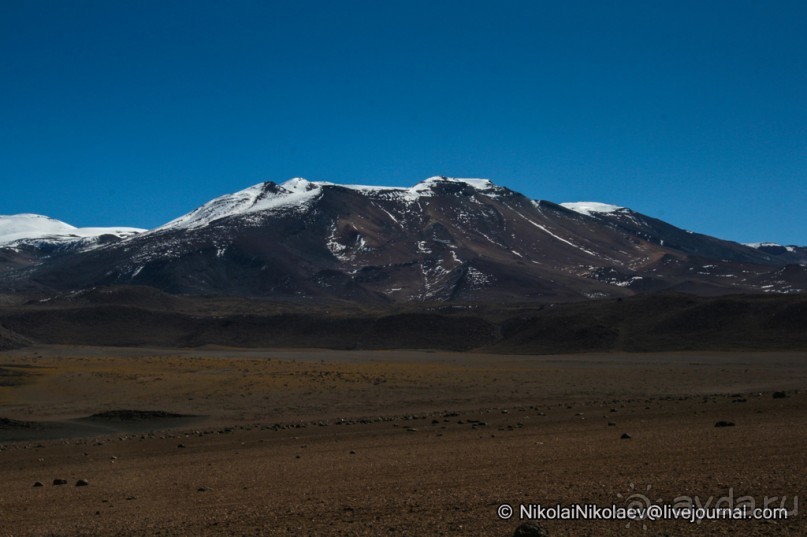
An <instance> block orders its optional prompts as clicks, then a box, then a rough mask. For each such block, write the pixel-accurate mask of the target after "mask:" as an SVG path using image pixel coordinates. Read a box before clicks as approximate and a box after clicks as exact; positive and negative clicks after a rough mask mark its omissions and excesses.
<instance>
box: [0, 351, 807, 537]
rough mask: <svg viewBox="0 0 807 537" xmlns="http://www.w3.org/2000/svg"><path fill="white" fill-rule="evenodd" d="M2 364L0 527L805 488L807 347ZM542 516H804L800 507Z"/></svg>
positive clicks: (117, 355) (312, 520) (143, 529)
mask: <svg viewBox="0 0 807 537" xmlns="http://www.w3.org/2000/svg"><path fill="white" fill-rule="evenodd" d="M0 367H2V369H3V370H4V371H5V372H6V373H7V376H8V377H9V378H11V377H12V376H13V377H14V378H15V379H17V380H18V381H15V382H14V383H7V385H0V417H2V418H5V421H3V422H0V442H2V450H0V479H2V483H3V487H2V489H1V490H0V535H15V536H17V535H60V536H61V535H65V536H66V535H163V536H165V535H168V536H171V535H194V536H195V535H295V536H297V535H312V536H314V535H317V536H320V535H344V536H351V535H357V536H358V535H367V536H378V535H393V536H394V535H398V536H404V535H409V536H431V535H469V536H479V535H490V536H501V537H504V536H509V535H512V533H513V531H514V529H515V527H516V526H517V525H518V521H517V520H516V519H515V518H514V519H511V520H508V521H502V520H500V519H499V518H498V517H497V514H496V509H497V507H498V505H499V504H501V503H505V502H506V503H510V504H513V505H515V506H518V504H521V503H525V504H543V505H555V504H561V505H570V504H573V503H580V502H584V503H592V504H597V505H599V506H610V505H611V504H617V505H619V506H624V505H626V502H627V497H629V496H631V495H632V494H642V495H644V496H647V497H650V498H651V499H652V500H653V501H658V503H660V504H671V503H673V500H674V499H675V498H677V497H681V496H693V497H694V496H697V497H698V498H699V499H700V500H701V502H703V503H705V502H707V501H708V500H709V498H713V500H712V501H715V500H716V499H717V498H720V497H726V496H731V497H733V498H734V501H735V502H736V501H737V500H738V499H739V498H741V497H743V496H751V497H753V498H754V499H755V501H756V502H757V503H760V502H762V501H763V500H764V498H765V497H768V498H770V497H777V498H778V499H777V500H776V505H777V506H778V505H780V504H782V503H783V502H784V506H785V507H787V508H788V509H791V510H792V509H793V507H794V506H795V505H797V503H794V501H795V502H797V501H798V500H794V498H795V497H799V498H803V497H804V496H805V492H807V491H805V485H804V484H805V483H807V464H806V463H807V451H805V449H804V445H805V440H807V427H805V426H807V397H805V394H804V389H805V388H807V353H797V352H792V353H695V352H689V353H683V352H682V353H663V354H583V355H566V356H559V355H558V356H551V355H550V356H503V355H487V354H462V353H446V352H439V353H428V352H416V351H384V352H370V351H365V352H358V351H322V350H310V351H309V350H257V349H255V350H235V349H226V348H207V349H202V350H199V349H196V350H177V349H127V348H117V349H109V348H99V347H58V346H42V347H30V348H27V349H20V350H15V351H6V352H3V353H0ZM781 390H784V391H785V392H786V395H787V397H784V398H774V397H773V392H774V391H781ZM118 410H126V412H114V411H118ZM132 410H140V411H156V412H152V413H148V412H139V413H138V412H131V411H132ZM104 412H106V414H103V415H101V416H96V417H95V418H92V419H86V418H87V417H89V416H91V415H93V414H99V413H104ZM188 416H192V417H188ZM166 420H167V421H166ZM170 420H180V421H176V422H172V421H170ZM181 420H188V421H181ZM718 421H730V422H733V423H734V424H735V426H729V427H715V423H717V422H718ZM609 423H614V424H616V425H609ZM623 433H628V434H629V435H630V436H631V438H630V439H624V440H623V439H621V438H620V436H621V435H622V434H623ZM180 445H181V446H182V447H180ZM57 478H59V479H66V480H67V481H68V484H67V485H62V486H54V485H52V482H53V480H54V479H57ZM79 479H86V480H87V481H88V482H89V486H85V487H76V486H74V485H75V483H76V481H77V480H79ZM37 481H39V482H41V483H43V484H44V486H42V487H33V485H34V483H35V482H37ZM783 498H785V499H784V500H783ZM544 525H545V526H547V528H548V529H549V530H550V535H552V536H553V537H554V536H579V535H597V536H599V535H605V536H608V535H630V534H635V535H654V536H655V535H739V534H742V535H794V536H795V535H804V534H807V524H805V522H804V517H803V515H794V516H793V517H792V518H791V519H790V520H787V521H775V522H760V521H720V522H715V521H706V522H703V523H702V524H689V523H686V522H680V521H678V522H673V521H655V522H646V528H643V527H642V526H643V525H642V523H641V522H636V521H634V522H633V523H631V525H630V527H627V528H626V522H624V521H546V522H544Z"/></svg>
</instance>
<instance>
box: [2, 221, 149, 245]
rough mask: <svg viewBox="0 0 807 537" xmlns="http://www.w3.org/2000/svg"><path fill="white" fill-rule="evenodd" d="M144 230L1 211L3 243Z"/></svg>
mask: <svg viewBox="0 0 807 537" xmlns="http://www.w3.org/2000/svg"><path fill="white" fill-rule="evenodd" d="M144 231H146V230H145V229H139V228H133V227H83V228H79V227H75V226H71V225H70V224H67V223H65V222H62V221H60V220H56V219H55V218H50V217H47V216H42V215H39V214H14V215H0V246H8V245H13V244H15V243H18V242H20V241H35V240H44V241H53V242H56V241H62V242H72V241H76V240H80V239H88V238H89V239H93V238H97V237H101V236H103V235H112V236H114V237H117V238H119V239H124V238H127V237H131V236H133V235H137V234H138V233H142V232H144Z"/></svg>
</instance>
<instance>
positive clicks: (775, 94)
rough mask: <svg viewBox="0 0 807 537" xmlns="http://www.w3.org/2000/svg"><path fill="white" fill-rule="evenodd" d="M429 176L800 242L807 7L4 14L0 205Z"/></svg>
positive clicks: (372, 6)
mask: <svg viewBox="0 0 807 537" xmlns="http://www.w3.org/2000/svg"><path fill="white" fill-rule="evenodd" d="M432 175H449V176H458V177H487V178H490V179H492V180H494V181H495V182H497V183H499V184H502V185H505V186H508V187H510V188H512V189H514V190H518V191H521V192H523V193H525V194H527V195H529V196H531V197H534V198H540V199H548V200H551V201H556V202H562V201H580V200H586V201H588V200H594V201H603V202H609V203H615V204H619V205H624V206H628V207H631V208H633V209H635V210H638V211H640V212H643V213H646V214H649V215H652V216H656V217H659V218H662V219H665V220H667V221H669V222H671V223H673V224H676V225H679V226H681V227H684V228H687V229H692V230H695V231H699V232H704V233H709V234H712V235H716V236H719V237H723V238H728V239H733V240H739V241H762V240H771V241H776V242H781V243H786V244H790V243H797V244H807V2H804V1H802V0H797V1H792V2H777V1H772V2H760V1H751V2H745V1H741V0H733V1H727V2H708V1H703V0H699V1H695V2H684V1H681V0H676V1H672V2H662V1H652V2H647V1H636V2H619V1H608V2H602V1H595V0H591V1H589V2H573V1H566V0H564V1H557V2H553V3H549V2H537V1H527V2H515V1H511V2H494V1H489V2H476V1H468V0H465V1H456V2H449V1H439V0H428V1H423V2H420V1H412V0H406V1H398V2H395V1H379V0H373V1H366V2H364V1H361V2H360V1H352V0H342V1H322V2H304V1H296V0H295V1H282V2H281V1H261V2H258V1H228V2H221V1H216V2H207V1H201V0H194V1H188V2H173V1H167V0H159V1H146V0H136V1H135V0H132V1H122V0H116V1H108V0H99V1H81V0H76V1H67V0H60V1H47V0H37V1H17V0H3V1H2V2H0V214H13V213H19V212H35V213H40V214H46V215H49V216H53V217H55V218H59V219H61V220H65V221H67V222H69V223H71V224H74V225H79V226H88V225H130V226H141V227H153V226H157V225H159V224H162V223H164V222H166V221H168V220H170V219H172V218H174V217H176V216H179V215H180V214H183V213H185V212H187V211H189V210H191V209H193V208H194V207H196V206H198V205H200V204H201V203H203V202H205V201H207V200H209V199H210V198H212V197H215V196H218V195H221V194H224V193H227V192H233V191H236V190H240V189H242V188H245V187H247V186H249V185H251V184H254V183H257V182H260V181H263V180H274V181H278V182H280V181H283V180H286V179H288V178H291V177H294V176H302V177H306V178H308V179H311V180H328V181H334V182H350V183H366V184H388V185H402V186H409V185H412V184H414V183H416V182H418V181H419V180H422V179H424V178H426V177H429V176H432Z"/></svg>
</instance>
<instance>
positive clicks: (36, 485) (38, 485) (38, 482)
mask: <svg viewBox="0 0 807 537" xmlns="http://www.w3.org/2000/svg"><path fill="white" fill-rule="evenodd" d="M34 486H35V487H44V486H45V485H43V484H42V482H41V481H37V482H36V483H34Z"/></svg>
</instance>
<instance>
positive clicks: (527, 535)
mask: <svg viewBox="0 0 807 537" xmlns="http://www.w3.org/2000/svg"><path fill="white" fill-rule="evenodd" d="M513 537H549V532H548V531H546V528H544V527H543V526H541V525H540V524H538V523H537V522H525V523H524V524H522V525H520V526H519V527H517V528H516V532H515V533H514V534H513Z"/></svg>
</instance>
